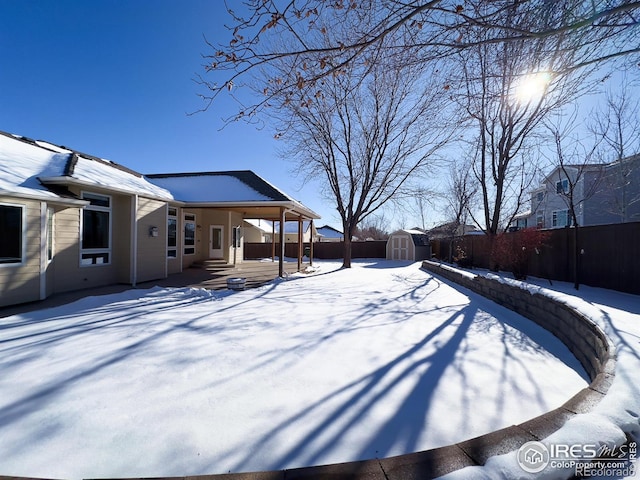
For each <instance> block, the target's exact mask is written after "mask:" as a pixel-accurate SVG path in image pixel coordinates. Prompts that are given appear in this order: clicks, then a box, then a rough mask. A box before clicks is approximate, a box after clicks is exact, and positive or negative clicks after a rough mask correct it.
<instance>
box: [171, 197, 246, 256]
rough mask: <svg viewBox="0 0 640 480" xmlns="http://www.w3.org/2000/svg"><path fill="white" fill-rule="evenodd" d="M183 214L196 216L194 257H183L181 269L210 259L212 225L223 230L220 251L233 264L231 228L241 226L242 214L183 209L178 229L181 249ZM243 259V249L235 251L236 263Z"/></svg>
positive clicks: (204, 209) (203, 209)
mask: <svg viewBox="0 0 640 480" xmlns="http://www.w3.org/2000/svg"><path fill="white" fill-rule="evenodd" d="M184 213H191V214H195V215H196V253H195V255H184V256H183V259H182V265H183V268H188V267H189V266H190V265H191V264H192V263H194V262H200V261H203V260H207V259H209V258H210V255H209V243H210V240H211V239H210V233H211V232H210V227H211V226H212V225H221V226H222V227H223V228H224V234H223V239H222V250H223V257H224V259H225V260H226V261H227V262H229V263H233V259H234V248H233V245H232V242H231V238H232V234H233V233H232V232H233V230H232V229H233V227H234V226H238V225H240V226H241V225H242V223H243V217H242V214H240V213H236V212H229V211H225V210H216V209H207V208H184V209H183V210H182V213H181V214H180V229H181V232H180V233H181V235H180V239H179V243H178V244H179V245H180V248H181V249H182V248H183V246H182V231H183V230H182V229H183V228H184V227H183V225H182V219H183V214H184ZM243 257H244V251H243V248H242V247H240V248H238V249H236V251H235V259H236V263H241V262H242V259H243Z"/></svg>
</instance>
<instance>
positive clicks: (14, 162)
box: [0, 132, 172, 200]
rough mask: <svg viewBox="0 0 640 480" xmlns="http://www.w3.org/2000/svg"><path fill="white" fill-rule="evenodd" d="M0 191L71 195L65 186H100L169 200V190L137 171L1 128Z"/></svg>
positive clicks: (52, 197)
mask: <svg viewBox="0 0 640 480" xmlns="http://www.w3.org/2000/svg"><path fill="white" fill-rule="evenodd" d="M0 169H1V170H2V172H3V175H2V177H3V178H2V180H0V182H1V183H0V191H2V192H3V193H5V192H6V193H7V194H11V195H13V196H33V195H36V196H37V197H38V198H44V199H50V200H52V199H60V198H67V199H72V196H71V194H66V195H65V194H64V193H63V192H65V191H66V190H65V189H64V187H65V186H69V185H77V186H81V187H100V188H105V189H108V190H111V191H117V192H124V193H129V194H138V195H143V196H148V197H151V198H159V199H163V200H171V199H172V197H171V194H170V193H169V192H168V191H167V190H165V189H163V188H160V187H158V186H156V185H154V184H152V183H150V182H149V181H147V180H146V179H145V178H144V176H143V175H142V174H140V173H137V172H134V171H133V170H130V169H128V168H126V167H123V166H122V165H118V164H117V163H114V162H111V161H109V160H104V159H102V158H98V157H94V156H92V155H87V154H84V153H81V152H78V151H75V150H71V149H69V148H66V147H60V146H57V145H53V144H50V143H47V142H43V141H39V140H32V139H29V138H26V137H20V136H16V135H11V134H7V133H4V132H0Z"/></svg>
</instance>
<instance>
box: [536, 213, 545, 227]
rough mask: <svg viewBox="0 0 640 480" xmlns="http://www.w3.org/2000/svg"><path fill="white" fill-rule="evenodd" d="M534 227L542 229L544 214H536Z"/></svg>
mask: <svg viewBox="0 0 640 480" xmlns="http://www.w3.org/2000/svg"><path fill="white" fill-rule="evenodd" d="M536 227H538V228H544V212H537V213H536Z"/></svg>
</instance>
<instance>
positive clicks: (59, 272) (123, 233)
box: [48, 189, 132, 293]
mask: <svg viewBox="0 0 640 480" xmlns="http://www.w3.org/2000/svg"><path fill="white" fill-rule="evenodd" d="M70 190H72V191H74V193H76V194H78V195H79V194H80V189H70ZM85 191H87V192H92V193H99V194H102V195H109V196H110V197H111V255H110V264H109V265H82V266H81V265H80V218H81V215H82V210H81V209H80V208H66V209H63V210H59V211H56V213H55V215H54V235H55V236H54V260H53V261H52V262H51V263H50V264H49V267H48V268H49V270H53V279H54V280H53V284H54V286H53V292H52V293H59V292H66V291H70V290H79V289H82V288H91V287H97V286H102V285H110V284H115V283H130V277H131V261H130V251H131V234H130V230H131V227H130V225H131V205H132V204H131V202H132V197H130V196H128V195H114V194H113V193H110V192H108V191H104V190H100V189H90V190H89V189H87V190H85ZM48 278H51V275H50V274H49V275H48Z"/></svg>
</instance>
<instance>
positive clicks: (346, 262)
mask: <svg viewBox="0 0 640 480" xmlns="http://www.w3.org/2000/svg"><path fill="white" fill-rule="evenodd" d="M342 268H351V236H350V235H345V236H344V258H343V260H342Z"/></svg>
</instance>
